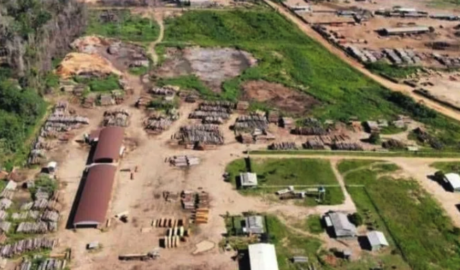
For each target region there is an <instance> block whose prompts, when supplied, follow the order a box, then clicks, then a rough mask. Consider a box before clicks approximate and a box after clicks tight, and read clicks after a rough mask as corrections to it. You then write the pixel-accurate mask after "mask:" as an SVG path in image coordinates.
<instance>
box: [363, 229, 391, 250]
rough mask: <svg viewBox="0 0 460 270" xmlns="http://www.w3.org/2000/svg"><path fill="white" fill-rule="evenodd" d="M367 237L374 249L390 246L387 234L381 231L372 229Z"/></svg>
mask: <svg viewBox="0 0 460 270" xmlns="http://www.w3.org/2000/svg"><path fill="white" fill-rule="evenodd" d="M367 239H368V240H369V244H370V245H371V249H372V250H379V249H380V248H381V247H387V246H389V244H388V241H387V239H386V238H385V235H384V234H383V233H382V232H380V231H372V232H368V233H367Z"/></svg>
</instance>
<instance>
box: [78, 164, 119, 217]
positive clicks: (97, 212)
mask: <svg viewBox="0 0 460 270" xmlns="http://www.w3.org/2000/svg"><path fill="white" fill-rule="evenodd" d="M116 170H117V168H116V167H115V166H113V165H110V164H97V165H94V166H92V167H90V169H89V171H88V174H87V177H86V181H85V183H84V187H83V191H82V193H81V196H80V200H79V203H78V207H77V211H76V212H75V216H74V220H73V224H74V226H80V225H96V226H97V225H99V224H101V223H103V222H104V221H105V218H106V214H107V210H108V208H109V202H110V198H111V195H112V187H113V183H114V180H115V173H116Z"/></svg>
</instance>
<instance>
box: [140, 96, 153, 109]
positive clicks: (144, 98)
mask: <svg viewBox="0 0 460 270" xmlns="http://www.w3.org/2000/svg"><path fill="white" fill-rule="evenodd" d="M151 101H152V98H151V97H150V96H141V97H140V98H139V99H138V100H137V102H136V107H138V108H140V107H147V106H148V105H149V104H150V102H151Z"/></svg>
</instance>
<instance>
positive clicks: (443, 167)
mask: <svg viewBox="0 0 460 270" xmlns="http://www.w3.org/2000/svg"><path fill="white" fill-rule="evenodd" d="M430 167H433V168H436V169H438V170H440V171H443V172H445V173H450V172H454V173H460V162H435V163H433V164H431V165H430Z"/></svg>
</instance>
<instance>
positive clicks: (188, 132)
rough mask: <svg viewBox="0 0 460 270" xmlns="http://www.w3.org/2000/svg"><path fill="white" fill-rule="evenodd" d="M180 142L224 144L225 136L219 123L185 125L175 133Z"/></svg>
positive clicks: (186, 143) (188, 143) (189, 143)
mask: <svg viewBox="0 0 460 270" xmlns="http://www.w3.org/2000/svg"><path fill="white" fill-rule="evenodd" d="M175 138H176V139H177V140H179V142H180V144H185V145H195V144H196V143H201V144H204V145H208V144H209V145H222V144H224V136H223V134H222V132H221V131H220V130H219V126H217V125H210V124H204V125H193V126H183V127H181V128H180V130H179V133H178V134H176V135H175Z"/></svg>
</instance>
